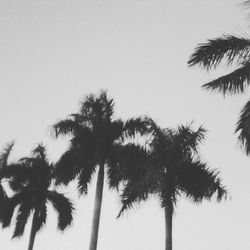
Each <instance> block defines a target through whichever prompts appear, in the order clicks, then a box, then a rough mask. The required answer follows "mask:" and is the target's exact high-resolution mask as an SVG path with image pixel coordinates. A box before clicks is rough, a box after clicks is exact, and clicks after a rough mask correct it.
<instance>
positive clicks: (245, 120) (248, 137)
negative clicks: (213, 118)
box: [235, 101, 250, 154]
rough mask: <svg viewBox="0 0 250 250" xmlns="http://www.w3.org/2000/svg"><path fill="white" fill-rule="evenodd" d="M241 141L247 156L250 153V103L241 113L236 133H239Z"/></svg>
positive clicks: (249, 102)
mask: <svg viewBox="0 0 250 250" xmlns="http://www.w3.org/2000/svg"><path fill="white" fill-rule="evenodd" d="M238 132H239V135H238V138H239V141H240V142H241V144H242V146H243V148H244V149H245V151H246V154H249V153H250V101H248V102H247V103H246V105H245V106H244V107H243V109H242V110H241V113H240V118H239V121H238V122H237V127H236V130H235V133H238Z"/></svg>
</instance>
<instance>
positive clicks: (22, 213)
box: [12, 200, 32, 238]
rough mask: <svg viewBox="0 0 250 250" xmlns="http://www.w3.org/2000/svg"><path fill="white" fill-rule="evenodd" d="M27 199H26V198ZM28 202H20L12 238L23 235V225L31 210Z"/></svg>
mask: <svg viewBox="0 0 250 250" xmlns="http://www.w3.org/2000/svg"><path fill="white" fill-rule="evenodd" d="M26 201H27V200H26ZM31 209H32V207H31V204H30V202H22V203H21V205H20V206H19V209H18V214H17V217H16V223H15V230H14V234H13V236H12V238H16V237H20V236H22V235H23V232H24V228H25V225H26V223H27V220H28V217H29V215H30V212H31Z"/></svg>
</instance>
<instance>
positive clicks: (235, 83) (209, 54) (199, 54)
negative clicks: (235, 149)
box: [188, 1, 250, 154]
mask: <svg viewBox="0 0 250 250" xmlns="http://www.w3.org/2000/svg"><path fill="white" fill-rule="evenodd" d="M247 2H249V1H247ZM248 4H249V3H248ZM223 62H224V63H225V64H226V65H227V66H230V67H232V71H231V72H230V73H228V74H225V75H223V76H221V77H218V78H216V79H215V80H212V81H210V82H208V83H206V84H204V85H203V86H202V87H203V88H204V89H207V90H211V91H218V92H221V93H222V94H223V95H224V96H225V95H227V94H238V93H243V92H244V91H245V89H246V88H247V87H248V85H249V84H250V39H249V38H248V37H240V36H234V35H223V36H221V37H218V38H215V39H210V40H208V42H206V43H202V44H199V45H198V46H197V48H196V49H195V51H194V52H193V54H192V55H191V57H190V59H189V61H188V65H189V66H195V65H198V66H199V67H201V68H204V69H205V70H207V71H211V70H214V69H216V68H217V66H219V65H220V64H222V63H223ZM249 124H250V100H249V101H248V102H247V103H246V104H245V106H244V107H243V108H242V110H241V113H240V117H239V119H238V122H237V126H236V130H235V133H238V138H239V141H240V142H241V144H242V145H243V148H244V150H245V152H246V154H249V153H250V125H249Z"/></svg>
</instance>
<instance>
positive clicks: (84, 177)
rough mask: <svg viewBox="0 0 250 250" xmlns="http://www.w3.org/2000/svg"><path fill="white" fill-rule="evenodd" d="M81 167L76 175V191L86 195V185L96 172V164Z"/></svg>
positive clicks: (90, 163) (91, 163)
mask: <svg viewBox="0 0 250 250" xmlns="http://www.w3.org/2000/svg"><path fill="white" fill-rule="evenodd" d="M82 165H83V167H82V169H81V171H80V174H79V175H78V177H77V179H78V184H77V187H78V191H79V193H80V194H83V193H84V194H87V193H88V185H89V183H90V182H91V180H92V177H93V175H94V173H95V171H96V164H95V163H93V162H87V163H84V162H83V163H82Z"/></svg>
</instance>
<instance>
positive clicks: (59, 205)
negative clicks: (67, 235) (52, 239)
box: [48, 191, 74, 231]
mask: <svg viewBox="0 0 250 250" xmlns="http://www.w3.org/2000/svg"><path fill="white" fill-rule="evenodd" d="M48 200H49V201H51V203H52V205H53V207H54V208H55V210H56V211H57V213H58V229H60V230H62V231H63V230H64V229H65V228H66V227H67V226H70V225H71V223H72V221H73V210H74V207H73V203H72V202H71V201H70V200H69V199H68V198H66V197H65V196H64V195H63V194H60V193H58V192H56V191H49V192H48Z"/></svg>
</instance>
